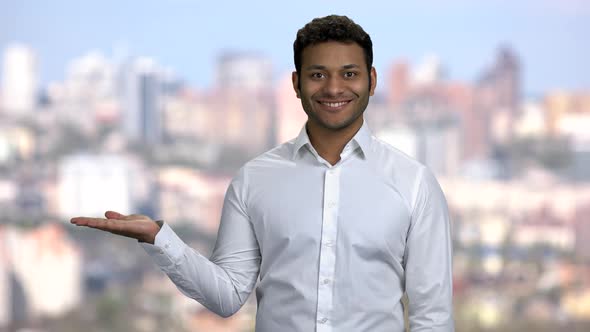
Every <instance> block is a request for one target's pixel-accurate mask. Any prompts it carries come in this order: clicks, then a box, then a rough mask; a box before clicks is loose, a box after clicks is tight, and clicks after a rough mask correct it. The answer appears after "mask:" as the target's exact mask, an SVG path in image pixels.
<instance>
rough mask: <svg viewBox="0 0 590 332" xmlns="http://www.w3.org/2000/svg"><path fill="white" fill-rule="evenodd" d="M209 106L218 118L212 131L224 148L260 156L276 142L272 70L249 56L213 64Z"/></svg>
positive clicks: (263, 61)
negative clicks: (215, 81) (212, 86)
mask: <svg viewBox="0 0 590 332" xmlns="http://www.w3.org/2000/svg"><path fill="white" fill-rule="evenodd" d="M216 77H217V83H216V87H215V91H214V93H213V95H212V98H213V99H212V103H213V104H214V105H215V108H217V109H218V110H217V112H219V114H220V121H219V122H218V123H217V125H216V128H217V129H218V132H219V133H221V134H222V135H223V142H224V144H227V145H230V146H236V147H240V148H241V149H243V150H245V151H248V152H249V153H260V152H262V151H264V150H265V149H268V148H269V147H270V146H273V145H274V144H275V142H276V134H275V130H276V129H275V128H276V114H275V100H274V93H275V89H274V84H273V83H274V82H273V70H272V63H271V62H270V60H269V59H268V58H267V57H265V56H262V55H258V54H253V53H240V52H232V53H225V54H222V55H221V56H220V57H219V59H218V62H217V76H216Z"/></svg>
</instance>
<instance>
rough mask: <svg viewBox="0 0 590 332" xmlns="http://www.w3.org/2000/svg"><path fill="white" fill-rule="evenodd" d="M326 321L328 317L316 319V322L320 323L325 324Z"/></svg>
mask: <svg viewBox="0 0 590 332" xmlns="http://www.w3.org/2000/svg"><path fill="white" fill-rule="evenodd" d="M327 321H328V318H322V319H319V320H318V323H320V324H326V322H327Z"/></svg>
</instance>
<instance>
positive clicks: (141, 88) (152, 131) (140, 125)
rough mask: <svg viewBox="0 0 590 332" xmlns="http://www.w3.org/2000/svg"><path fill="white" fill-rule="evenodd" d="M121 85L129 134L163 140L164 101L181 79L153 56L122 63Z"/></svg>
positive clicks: (136, 139) (142, 139)
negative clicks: (152, 57) (160, 64)
mask: <svg viewBox="0 0 590 332" xmlns="http://www.w3.org/2000/svg"><path fill="white" fill-rule="evenodd" d="M119 86H120V100H121V107H122V113H123V128H124V132H125V134H126V136H127V138H128V139H130V140H131V141H132V142H136V143H141V144H148V145H153V144H158V143H161V142H162V139H163V121H164V103H165V101H166V98H167V97H168V96H170V95H174V94H175V93H177V92H178V90H179V89H180V87H181V84H180V82H179V81H178V80H177V79H176V78H175V76H174V74H173V73H172V72H171V71H169V70H165V69H163V68H162V67H161V66H159V65H158V64H157V63H156V62H155V61H154V60H153V59H149V58H137V59H133V60H130V61H129V62H127V63H125V64H123V65H122V66H121V67H120V73H119Z"/></svg>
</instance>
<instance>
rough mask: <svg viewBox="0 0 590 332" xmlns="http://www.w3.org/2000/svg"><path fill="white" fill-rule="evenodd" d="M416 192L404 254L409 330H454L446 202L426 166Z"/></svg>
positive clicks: (450, 252)
mask: <svg viewBox="0 0 590 332" xmlns="http://www.w3.org/2000/svg"><path fill="white" fill-rule="evenodd" d="M415 193H416V194H415V199H414V204H413V211H412V220H411V225H410V230H409V232H408V237H407V242H406V252H405V255H404V263H405V286H406V292H407V294H408V299H409V310H408V311H409V320H410V331H412V332H419V331H420V332H421V331H454V323H453V300H452V293H453V289H452V288H453V277H452V248H451V246H452V244H451V232H450V218H449V212H448V208H447V203H446V200H445V198H444V195H443V192H442V190H441V188H440V186H439V184H438V182H437V181H436V179H435V178H434V175H432V173H431V172H430V171H429V170H428V169H427V168H423V169H422V171H421V174H420V175H419V176H418V179H417V182H416V190H415Z"/></svg>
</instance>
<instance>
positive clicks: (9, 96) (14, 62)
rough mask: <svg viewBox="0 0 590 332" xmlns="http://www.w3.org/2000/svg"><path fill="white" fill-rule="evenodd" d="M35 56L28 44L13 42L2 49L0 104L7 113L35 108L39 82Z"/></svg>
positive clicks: (23, 112)
mask: <svg viewBox="0 0 590 332" xmlns="http://www.w3.org/2000/svg"><path fill="white" fill-rule="evenodd" d="M38 81H39V73H38V68H37V57H36V55H35V53H34V52H33V50H32V49H30V48H29V47H28V46H25V45H20V44H15V45H10V46H8V47H7V48H6V49H5V50H4V54H3V59H2V84H1V87H2V90H1V92H2V93H1V95H2V98H1V99H0V100H1V101H2V105H0V108H1V109H2V110H3V112H5V113H9V114H21V115H22V114H26V113H30V112H32V111H34V110H35V107H36V106H37V93H38V84H39V82H38Z"/></svg>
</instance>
